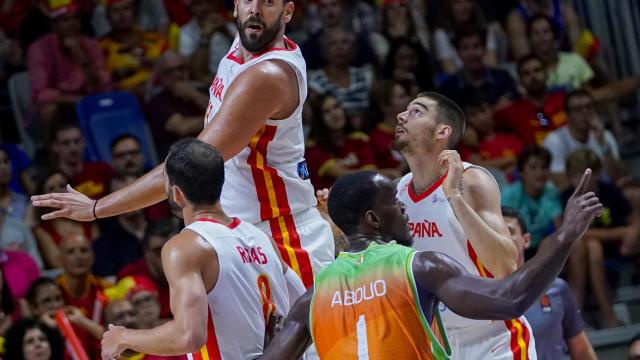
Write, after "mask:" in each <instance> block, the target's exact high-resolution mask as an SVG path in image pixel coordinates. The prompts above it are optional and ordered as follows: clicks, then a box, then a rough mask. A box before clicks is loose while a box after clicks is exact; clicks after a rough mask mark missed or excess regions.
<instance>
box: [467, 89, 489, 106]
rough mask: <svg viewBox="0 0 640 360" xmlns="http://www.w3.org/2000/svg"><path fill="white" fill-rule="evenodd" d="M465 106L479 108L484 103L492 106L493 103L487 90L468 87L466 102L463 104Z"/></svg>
mask: <svg viewBox="0 0 640 360" xmlns="http://www.w3.org/2000/svg"><path fill="white" fill-rule="evenodd" d="M462 105H463V106H464V107H465V108H466V107H474V108H478V107H480V106H482V105H489V106H492V104H491V99H489V95H487V92H486V91H480V90H478V89H474V88H467V89H466V90H465V92H464V103H463V104H462Z"/></svg>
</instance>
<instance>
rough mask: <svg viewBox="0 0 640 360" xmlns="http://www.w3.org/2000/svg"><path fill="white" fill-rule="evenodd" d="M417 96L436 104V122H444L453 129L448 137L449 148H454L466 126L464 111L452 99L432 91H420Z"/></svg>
mask: <svg viewBox="0 0 640 360" xmlns="http://www.w3.org/2000/svg"><path fill="white" fill-rule="evenodd" d="M418 97H419V98H420V97H426V98H429V99H432V100H434V101H435V102H436V103H437V104H438V109H437V113H438V115H437V116H436V122H437V123H438V124H441V123H446V124H447V125H449V126H451V128H452V129H453V131H452V132H451V136H450V137H449V148H450V149H453V148H455V147H456V146H457V145H458V142H460V139H461V138H462V135H463V134H464V131H465V129H466V127H467V118H466V117H465V116H464V111H462V109H460V106H458V104H456V103H455V102H453V100H451V99H449V98H448V97H446V96H444V95H442V94H440V93H437V92H434V91H426V92H421V93H419V94H418Z"/></svg>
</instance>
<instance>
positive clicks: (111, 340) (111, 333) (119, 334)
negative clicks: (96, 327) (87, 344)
mask: <svg viewBox="0 0 640 360" xmlns="http://www.w3.org/2000/svg"><path fill="white" fill-rule="evenodd" d="M125 330H126V329H125V328H124V327H122V326H115V325H112V324H109V330H107V332H105V333H104V334H103V335H102V360H111V359H115V358H117V357H118V356H119V355H120V354H121V353H122V352H123V351H124V350H126V349H125V348H124V344H122V338H123V335H124V331H125Z"/></svg>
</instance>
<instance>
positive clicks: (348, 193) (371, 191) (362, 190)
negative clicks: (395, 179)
mask: <svg viewBox="0 0 640 360" xmlns="http://www.w3.org/2000/svg"><path fill="white" fill-rule="evenodd" d="M376 175H378V173H377V172H375V171H360V172H356V173H353V174H348V175H344V176H341V177H339V178H338V180H336V182H335V183H334V184H333V186H332V187H331V192H330V193H329V200H328V203H327V207H328V208H329V216H331V219H332V220H333V222H334V223H335V224H336V225H337V226H338V227H339V228H340V230H342V232H343V233H344V234H345V235H347V236H349V235H351V234H353V233H355V232H357V231H358V227H359V224H360V219H361V218H362V217H363V216H364V214H365V213H366V212H367V211H368V210H371V209H373V207H374V204H375V201H376V197H377V194H378V191H379V190H380V189H379V187H378V185H377V184H376V182H375V181H374V178H375V177H376Z"/></svg>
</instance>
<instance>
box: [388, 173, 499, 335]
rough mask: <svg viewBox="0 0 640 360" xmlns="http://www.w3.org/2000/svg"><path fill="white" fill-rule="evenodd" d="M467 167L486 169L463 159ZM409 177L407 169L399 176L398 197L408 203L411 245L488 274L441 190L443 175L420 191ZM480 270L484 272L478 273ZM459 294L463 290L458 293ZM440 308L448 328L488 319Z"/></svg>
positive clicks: (473, 271)
mask: <svg viewBox="0 0 640 360" xmlns="http://www.w3.org/2000/svg"><path fill="white" fill-rule="evenodd" d="M469 167H475V168H479V169H482V170H484V171H486V170H485V169H484V168H482V167H479V166H475V165H471V164H469V163H464V168H465V170H466V169H468V168H469ZM487 173H488V172H487ZM412 179H413V175H412V174H411V173H409V174H407V175H405V176H404V177H403V178H402V179H401V180H400V182H399V183H398V199H399V200H400V201H402V202H403V203H404V204H405V205H406V206H407V209H406V214H407V215H408V216H409V228H410V229H411V235H412V237H413V241H414V243H413V247H414V248H415V249H416V250H420V251H438V252H441V253H444V254H446V255H448V256H450V257H452V258H453V259H455V260H456V261H458V262H459V263H460V264H461V265H462V266H464V268H465V269H467V271H468V272H469V273H471V274H475V275H482V276H487V275H488V273H486V270H485V269H484V268H482V264H480V262H479V261H478V260H477V256H476V253H475V251H474V250H473V247H472V246H471V243H470V242H469V240H468V237H467V235H466V234H465V232H464V230H463V228H462V225H461V224H460V222H458V219H457V218H456V215H455V213H454V212H453V208H452V207H451V205H450V204H449V202H448V201H447V197H446V196H445V194H444V191H443V190H442V183H443V181H444V176H443V177H442V178H441V179H439V180H438V181H437V182H436V183H434V184H433V185H431V187H430V188H429V189H427V191H425V192H424V193H422V194H420V195H416V194H415V193H414V192H413V187H412V185H411V183H412ZM481 271H483V272H484V273H482V274H481ZM460 296H464V294H463V293H461V294H460ZM440 311H441V313H442V315H443V321H444V325H445V327H446V328H447V330H448V329H456V328H464V327H469V326H478V325H483V324H490V323H491V321H487V320H471V319H466V318H463V317H462V316H459V315H457V314H455V313H453V312H452V311H451V310H449V309H446V307H445V305H444V304H442V303H440Z"/></svg>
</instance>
